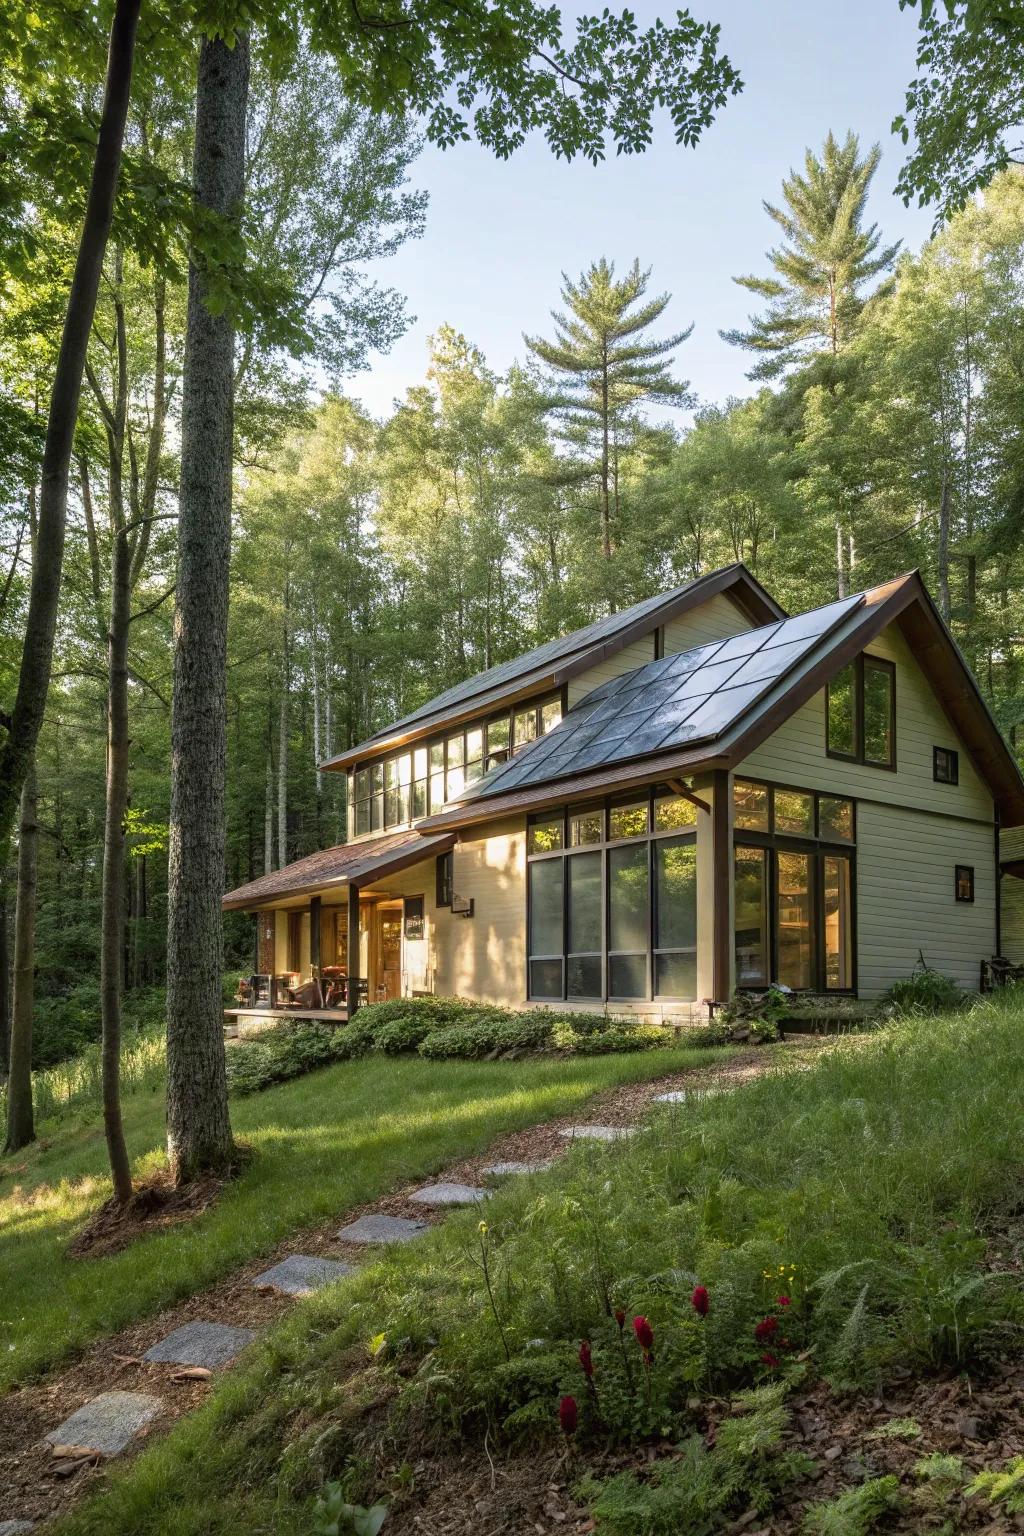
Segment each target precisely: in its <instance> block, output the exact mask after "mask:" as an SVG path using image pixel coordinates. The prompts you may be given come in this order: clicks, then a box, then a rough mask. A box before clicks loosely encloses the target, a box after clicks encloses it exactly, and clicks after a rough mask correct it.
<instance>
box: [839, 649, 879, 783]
mask: <svg viewBox="0 0 1024 1536" xmlns="http://www.w3.org/2000/svg"><path fill="white" fill-rule="evenodd" d="M825 700H826V702H825V746H826V750H827V752H828V755H829V757H845V758H848V759H849V760H850V761H851V762H857V763H867V764H868V765H869V766H871V767H873V768H890V769H895V767H896V668H895V666H894V665H893V663H892V662H891V661H884V660H883V659H882V658H881V657H880V656H868V655H863V656H858V657H857V659H856V660H855V661H851V662H850V663H849V665H848V666H845V667H843V668H841V670H840V671H838V672H837V673H836V674H835V676H834V677H832V678H831V679H830V680H829V684H828V687H827V689H826V691H825Z"/></svg>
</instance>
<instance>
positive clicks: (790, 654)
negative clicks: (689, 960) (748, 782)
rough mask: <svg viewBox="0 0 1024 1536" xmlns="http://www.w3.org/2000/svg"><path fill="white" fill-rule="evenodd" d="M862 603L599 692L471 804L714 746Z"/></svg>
mask: <svg viewBox="0 0 1024 1536" xmlns="http://www.w3.org/2000/svg"><path fill="white" fill-rule="evenodd" d="M862 602H863V595H862V594H858V595H857V596H855V597H849V598H844V599H842V600H841V601H840V602H837V603H829V604H828V605H827V606H826V607H824V608H817V609H815V610H813V611H812V612H811V613H804V614H800V615H798V617H796V618H793V619H784V620H782V621H781V622H779V623H775V624H766V625H764V626H762V627H761V628H760V629H753V630H747V631H745V632H744V633H743V634H742V635H734V636H732V637H731V638H730V639H727V640H716V641H712V642H711V643H710V644H708V645H701V646H696V647H695V648H694V649H693V650H690V651H683V652H680V653H679V654H678V655H674V656H663V657H659V658H658V660H657V661H652V662H648V663H647V665H646V666H643V667H638V668H637V669H636V670H635V671H633V672H626V673H623V675H622V676H621V677H618V678H613V679H612V680H611V681H609V682H606V683H602V684H601V685H600V687H598V688H595V689H594V691H593V692H592V693H589V694H587V695H586V697H585V698H583V699H581V700H580V702H579V703H578V704H577V705H576V706H575V707H574V708H573V709H571V710H570V711H569V712H568V714H567V715H566V716H565V717H564V719H563V720H562V721H561V723H560V724H559V725H557V726H555V728H554V729H553V730H552V731H550V732H549V733H548V735H547V736H544V737H541V738H540V739H539V740H538V741H536V742H533V743H532V744H531V745H530V746H529V747H527V748H526V749H525V750H524V751H523V752H521V753H520V754H519V756H518V757H516V758H514V759H513V760H512V761H511V762H510V763H507V764H503V765H501V766H500V767H498V768H495V769H493V770H492V772H491V773H489V774H488V775H487V776H486V777H485V778H484V779H482V780H481V781H480V782H479V783H478V784H476V785H475V786H474V787H473V789H472V790H471V791H467V794H466V796H465V798H467V799H469V798H473V797H476V796H478V795H479V796H490V795H497V794H503V793H504V792H505V791H506V790H512V789H523V788H526V787H527V786H529V785H532V784H545V783H549V782H552V781H554V780H557V779H560V778H564V777H569V776H571V775H572V774H575V773H579V772H580V771H582V770H584V769H590V768H598V767H605V766H608V765H609V764H611V763H616V762H626V761H628V760H630V759H632V758H636V757H642V756H643V755H644V754H645V753H648V752H661V751H667V750H669V749H671V748H673V747H682V746H690V745H694V744H696V743H697V742H701V741H711V740H713V739H714V738H715V737H717V736H720V735H721V734H722V733H723V732H724V731H726V730H728V729H729V728H730V727H731V726H733V725H735V724H736V722H737V721H738V720H739V719H740V718H741V716H742V715H743V714H744V713H745V712H746V711H747V710H748V709H750V707H751V706H752V705H753V704H755V703H756V702H757V701H758V699H760V698H762V697H763V695H764V694H766V693H767V692H768V691H769V690H770V689H771V688H773V687H774V686H775V685H776V684H777V683H778V682H779V681H780V680H781V679H782V678H783V677H784V676H785V675H786V674H787V673H788V672H790V671H791V670H792V669H793V667H795V666H796V665H797V664H798V663H799V662H800V661H802V660H803V659H805V658H806V657H807V656H809V655H810V654H811V653H812V652H814V651H815V650H816V649H817V648H818V647H819V646H820V645H821V643H822V641H823V639H824V638H825V636H826V635H828V634H830V633H831V632H832V631H833V630H834V629H835V628H836V627H837V626H838V625H839V624H841V623H842V622H843V620H844V619H845V618H846V617H847V616H848V615H849V614H850V613H852V612H853V610H854V609H855V608H857V607H858V606H859V605H860V604H861V603H862Z"/></svg>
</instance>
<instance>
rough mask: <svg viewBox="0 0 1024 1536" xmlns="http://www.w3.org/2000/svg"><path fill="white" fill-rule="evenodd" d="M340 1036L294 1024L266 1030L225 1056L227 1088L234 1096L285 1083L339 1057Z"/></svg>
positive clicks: (324, 1028) (321, 1027) (314, 1026)
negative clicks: (260, 1036) (262, 1035)
mask: <svg viewBox="0 0 1024 1536" xmlns="http://www.w3.org/2000/svg"><path fill="white" fill-rule="evenodd" d="M341 1040H342V1037H341V1035H340V1033H339V1032H338V1031H337V1030H335V1029H332V1028H331V1026H330V1025H327V1024H295V1025H286V1026H284V1027H283V1028H281V1029H275V1030H273V1031H270V1032H269V1033H268V1034H267V1035H266V1036H264V1037H263V1038H262V1039H260V1040H252V1041H247V1042H246V1044H245V1045H240V1046H237V1047H236V1048H235V1049H234V1050H231V1051H228V1053H227V1073H228V1089H229V1091H230V1092H231V1093H233V1094H235V1095H236V1096H237V1097H242V1096H244V1095H245V1094H249V1093H258V1092H259V1091H260V1090H261V1089H263V1088H269V1087H270V1086H271V1085H272V1084H273V1083H286V1082H288V1081H289V1079H290V1078H293V1077H301V1076H302V1075H303V1073H305V1072H312V1071H313V1070H314V1068H316V1067H325V1066H328V1065H329V1064H330V1062H332V1061H336V1060H337V1059H338V1057H339V1055H341V1054H342V1052H341V1050H340V1049H339V1046H340V1045H341Z"/></svg>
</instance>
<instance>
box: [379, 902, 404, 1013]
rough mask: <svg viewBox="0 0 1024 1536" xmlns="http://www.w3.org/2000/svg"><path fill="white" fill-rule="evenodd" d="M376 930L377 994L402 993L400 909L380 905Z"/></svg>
mask: <svg viewBox="0 0 1024 1536" xmlns="http://www.w3.org/2000/svg"><path fill="white" fill-rule="evenodd" d="M378 920H379V928H378V930H377V995H378V997H379V998H380V999H381V1000H382V1001H383V1000H384V999H386V998H391V997H401V995H402V909H401V907H381V908H380V909H379V919H378Z"/></svg>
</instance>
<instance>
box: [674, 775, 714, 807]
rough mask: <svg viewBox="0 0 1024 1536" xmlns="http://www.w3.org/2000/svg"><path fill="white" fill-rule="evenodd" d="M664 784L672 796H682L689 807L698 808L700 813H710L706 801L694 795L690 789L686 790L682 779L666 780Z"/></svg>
mask: <svg viewBox="0 0 1024 1536" xmlns="http://www.w3.org/2000/svg"><path fill="white" fill-rule="evenodd" d="M665 783H666V784H667V785H668V787H669V789H670V790H671V791H672V793H673V794H676V795H682V797H683V799H684V800H689V802H690V804H691V805H696V806H699V807H700V809H701V810H702V811H710V809H711V807H710V805H708V803H707V801H706V800H702V799H701V798H700V796H699V795H695V794H694V793H693V790H692V789H687V787H686V785H685V784H684V783H683V781H682V779H666V780H665Z"/></svg>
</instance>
